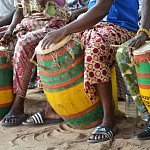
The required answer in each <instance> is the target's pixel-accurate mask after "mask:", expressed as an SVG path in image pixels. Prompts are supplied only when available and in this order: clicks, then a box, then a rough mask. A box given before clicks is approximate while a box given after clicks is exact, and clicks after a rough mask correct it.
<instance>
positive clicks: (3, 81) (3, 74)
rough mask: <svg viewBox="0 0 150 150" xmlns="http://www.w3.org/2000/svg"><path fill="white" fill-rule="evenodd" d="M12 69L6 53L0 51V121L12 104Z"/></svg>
mask: <svg viewBox="0 0 150 150" xmlns="http://www.w3.org/2000/svg"><path fill="white" fill-rule="evenodd" d="M12 85H13V69H12V66H11V64H10V61H9V62H8V57H7V52H6V51H0V120H1V119H2V118H3V117H4V116H5V115H6V114H7V113H8V112H9V110H10V108H11V105H12V102H13V88H12Z"/></svg>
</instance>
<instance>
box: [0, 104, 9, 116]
mask: <svg viewBox="0 0 150 150" xmlns="http://www.w3.org/2000/svg"><path fill="white" fill-rule="evenodd" d="M10 108H11V106H6V107H2V108H1V107H0V119H3V118H4V117H5V115H6V114H7V113H8V112H9V110H10Z"/></svg>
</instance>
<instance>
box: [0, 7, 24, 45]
mask: <svg viewBox="0 0 150 150" xmlns="http://www.w3.org/2000/svg"><path fill="white" fill-rule="evenodd" d="M23 18H24V17H23V9H22V8H17V9H16V11H15V12H14V13H13V16H12V19H11V20H12V21H11V23H10V25H9V26H8V28H7V30H6V31H5V33H4V35H3V36H2V38H1V40H0V42H2V44H3V45H7V44H8V42H9V39H10V38H12V32H13V30H14V29H15V27H16V25H17V24H18V23H20V22H21V20H22V19H23Z"/></svg>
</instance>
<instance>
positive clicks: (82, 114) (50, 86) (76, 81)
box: [36, 37, 117, 129]
mask: <svg viewBox="0 0 150 150" xmlns="http://www.w3.org/2000/svg"><path fill="white" fill-rule="evenodd" d="M38 46H39V48H38V47H37V48H36V53H37V61H38V65H39V74H40V78H41V82H42V86H43V89H44V93H45V94H46V97H47V99H48V101H49V103H50V105H51V106H52V107H53V109H54V110H55V111H56V112H57V113H58V114H59V115H60V116H61V117H62V118H63V119H64V120H65V121H66V122H67V123H68V124H69V125H70V126H72V127H73V128H78V129H87V128H92V127H94V126H97V125H99V124H101V122H102V119H103V108H102V104H101V101H100V99H99V97H97V99H96V101H95V102H93V103H92V102H91V101H90V100H89V99H88V97H87V95H86V94H85V92H84V79H83V74H84V72H83V71H84V51H83V50H82V49H81V44H80V43H79V42H78V41H77V40H76V39H74V38H72V37H71V38H70V37H66V38H65V39H64V40H63V41H61V42H60V43H59V44H58V45H57V46H56V45H53V46H52V47H50V48H49V50H43V51H41V52H40V44H39V45H38ZM114 73H115V70H114V69H113V70H112V74H114ZM114 81H115V80H114ZM114 87H116V86H114ZM113 89H115V88H113ZM113 93H114V96H115V97H117V96H116V95H115V94H116V91H115V92H113ZM115 104H116V103H115Z"/></svg>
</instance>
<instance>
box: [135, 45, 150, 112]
mask: <svg viewBox="0 0 150 150" xmlns="http://www.w3.org/2000/svg"><path fill="white" fill-rule="evenodd" d="M133 61H134V64H136V65H135V67H136V75H137V78H138V86H139V90H140V94H141V96H142V101H143V102H144V104H145V106H146V108H147V109H148V111H149V112H150V43H145V44H144V45H142V46H141V47H139V48H138V49H136V50H134V51H133Z"/></svg>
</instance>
